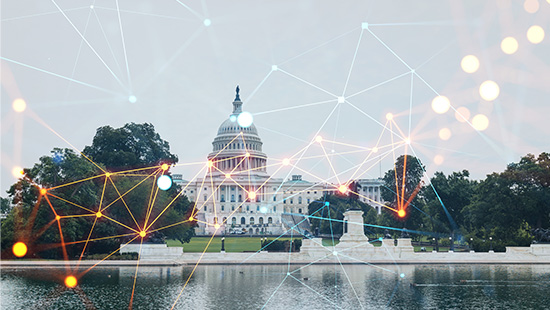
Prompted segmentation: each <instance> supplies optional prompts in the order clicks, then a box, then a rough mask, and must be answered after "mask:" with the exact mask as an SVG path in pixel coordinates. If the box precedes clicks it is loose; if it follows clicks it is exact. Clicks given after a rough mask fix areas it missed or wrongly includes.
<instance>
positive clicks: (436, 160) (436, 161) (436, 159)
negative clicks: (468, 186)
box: [434, 155, 444, 166]
mask: <svg viewBox="0 0 550 310" xmlns="http://www.w3.org/2000/svg"><path fill="white" fill-rule="evenodd" d="M443 161H444V158H443V156H441V155H435V157H434V164H436V165H438V166H439V165H441V164H442V163H443Z"/></svg>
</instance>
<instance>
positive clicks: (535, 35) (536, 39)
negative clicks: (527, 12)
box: [527, 25, 544, 44]
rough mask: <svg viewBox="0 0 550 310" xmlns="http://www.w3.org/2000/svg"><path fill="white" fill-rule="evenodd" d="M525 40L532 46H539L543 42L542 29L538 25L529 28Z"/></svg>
mask: <svg viewBox="0 0 550 310" xmlns="http://www.w3.org/2000/svg"><path fill="white" fill-rule="evenodd" d="M527 40H529V42H531V43H533V44H539V43H540V42H542V40H544V29H542V27H541V26H538V25H534V26H531V27H529V29H528V30H527Z"/></svg>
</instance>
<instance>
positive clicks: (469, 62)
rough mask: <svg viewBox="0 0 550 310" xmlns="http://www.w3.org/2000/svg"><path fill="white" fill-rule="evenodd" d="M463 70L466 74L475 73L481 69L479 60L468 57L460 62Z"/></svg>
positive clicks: (474, 57) (471, 56)
mask: <svg viewBox="0 0 550 310" xmlns="http://www.w3.org/2000/svg"><path fill="white" fill-rule="evenodd" d="M460 66H461V67H462V70H464V72H466V73H474V72H476V71H477V69H479V59H477V57H476V56H474V55H467V56H464V58H462V61H461V62H460Z"/></svg>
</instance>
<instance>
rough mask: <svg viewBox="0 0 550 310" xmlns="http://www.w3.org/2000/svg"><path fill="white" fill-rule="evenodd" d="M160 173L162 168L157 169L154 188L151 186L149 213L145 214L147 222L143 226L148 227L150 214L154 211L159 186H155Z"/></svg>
mask: <svg viewBox="0 0 550 310" xmlns="http://www.w3.org/2000/svg"><path fill="white" fill-rule="evenodd" d="M158 173H160V170H158V171H157V175H155V181H154V182H153V185H152V188H151V197H152V200H151V197H150V198H149V207H148V209H147V215H146V216H145V223H144V224H143V227H147V222H148V221H149V216H150V215H151V212H152V211H153V207H154V205H155V201H156V200H157V196H158V192H159V187H158V186H155V185H156V183H157V182H156V181H157V180H158V178H157V177H158ZM153 191H154V192H155V195H154V196H153Z"/></svg>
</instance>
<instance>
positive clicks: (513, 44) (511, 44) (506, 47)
mask: <svg viewBox="0 0 550 310" xmlns="http://www.w3.org/2000/svg"><path fill="white" fill-rule="evenodd" d="M518 46H519V45H518V40H516V39H515V38H513V37H506V38H504V39H503V40H502V42H501V43H500V49H501V50H502V51H503V52H504V53H506V54H508V55H511V54H513V53H515V52H516V51H517V50H518Z"/></svg>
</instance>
